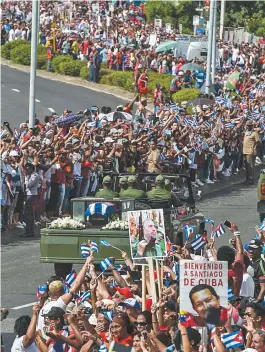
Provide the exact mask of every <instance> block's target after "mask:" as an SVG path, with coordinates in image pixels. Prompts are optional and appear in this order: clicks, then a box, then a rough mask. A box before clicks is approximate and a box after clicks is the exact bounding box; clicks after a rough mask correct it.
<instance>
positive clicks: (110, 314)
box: [103, 310, 113, 323]
mask: <svg viewBox="0 0 265 352" xmlns="http://www.w3.org/2000/svg"><path fill="white" fill-rule="evenodd" d="M103 314H104V317H105V318H106V319H107V320H108V321H109V322H110V323H111V322H112V320H113V311H112V310H109V311H107V312H104V313H103Z"/></svg>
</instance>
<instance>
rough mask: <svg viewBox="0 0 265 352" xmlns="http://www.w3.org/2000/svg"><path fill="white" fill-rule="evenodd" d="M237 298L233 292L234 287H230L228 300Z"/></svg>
mask: <svg viewBox="0 0 265 352" xmlns="http://www.w3.org/2000/svg"><path fill="white" fill-rule="evenodd" d="M234 299H235V295H234V293H233V289H232V287H228V301H233V300H234Z"/></svg>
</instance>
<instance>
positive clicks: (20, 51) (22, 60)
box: [10, 43, 31, 66]
mask: <svg viewBox="0 0 265 352" xmlns="http://www.w3.org/2000/svg"><path fill="white" fill-rule="evenodd" d="M30 51H31V49H30V43H28V45H25V44H20V45H17V46H15V47H14V48H13V49H11V51H10V60H11V61H13V62H15V63H16V64H20V65H25V66H30Z"/></svg>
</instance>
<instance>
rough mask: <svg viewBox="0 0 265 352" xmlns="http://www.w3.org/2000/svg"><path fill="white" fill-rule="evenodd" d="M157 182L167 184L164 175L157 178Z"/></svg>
mask: <svg viewBox="0 0 265 352" xmlns="http://www.w3.org/2000/svg"><path fill="white" fill-rule="evenodd" d="M156 182H165V179H164V177H163V176H162V175H158V176H156Z"/></svg>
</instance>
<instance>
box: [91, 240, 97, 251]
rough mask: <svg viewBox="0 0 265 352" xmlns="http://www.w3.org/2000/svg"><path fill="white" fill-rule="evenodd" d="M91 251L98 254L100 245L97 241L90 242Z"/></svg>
mask: <svg viewBox="0 0 265 352" xmlns="http://www.w3.org/2000/svg"><path fill="white" fill-rule="evenodd" d="M90 250H91V252H96V253H98V244H97V242H95V241H90Z"/></svg>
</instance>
